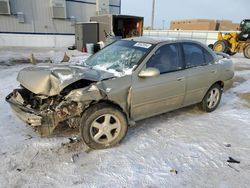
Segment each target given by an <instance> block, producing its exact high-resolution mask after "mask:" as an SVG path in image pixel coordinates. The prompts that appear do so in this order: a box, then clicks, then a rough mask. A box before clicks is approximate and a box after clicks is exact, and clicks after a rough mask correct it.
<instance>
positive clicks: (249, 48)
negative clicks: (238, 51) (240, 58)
mask: <svg viewBox="0 0 250 188" xmlns="http://www.w3.org/2000/svg"><path fill="white" fill-rule="evenodd" d="M243 53H244V56H245V58H247V59H250V44H248V45H247V46H246V47H245V48H244V51H243Z"/></svg>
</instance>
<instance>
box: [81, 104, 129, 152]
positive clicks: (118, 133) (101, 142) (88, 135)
mask: <svg viewBox="0 0 250 188" xmlns="http://www.w3.org/2000/svg"><path fill="white" fill-rule="evenodd" d="M127 129H128V123H127V119H126V117H125V115H124V114H123V112H121V111H120V110H119V109H118V108H117V107H114V106H112V105H109V104H106V103H99V104H96V105H93V106H92V107H90V108H89V109H87V110H86V111H85V112H84V114H83V116H82V118H81V126H80V132H81V136H82V139H83V140H84V142H85V143H86V144H87V145H88V146H89V147H90V148H92V149H106V148H109V147H112V146H114V145H116V144H118V143H119V142H120V141H121V140H122V139H123V138H124V137H125V135H126V133H127Z"/></svg>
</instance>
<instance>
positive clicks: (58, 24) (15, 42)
mask: <svg viewBox="0 0 250 188" xmlns="http://www.w3.org/2000/svg"><path fill="white" fill-rule="evenodd" d="M120 11H121V0H0V46H49V47H56V46H58V47H60V46H66V45H69V44H72V43H73V41H74V33H75V23H76V22H88V21H89V20H90V17H92V16H96V15H101V14H106V13H110V14H120ZM28 41H29V44H27V43H28Z"/></svg>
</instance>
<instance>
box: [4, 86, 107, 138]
mask: <svg viewBox="0 0 250 188" xmlns="http://www.w3.org/2000/svg"><path fill="white" fill-rule="evenodd" d="M105 96H106V95H105V93H103V92H102V91H101V90H99V89H98V88H97V87H96V86H95V85H94V84H91V85H89V86H87V87H84V88H80V89H74V90H71V91H70V92H68V93H67V94H64V95H63V94H59V95H56V96H45V95H39V94H34V93H32V92H30V91H29V90H27V89H26V88H20V89H15V90H14V91H13V92H12V93H10V94H9V95H8V96H7V97H6V101H7V102H8V103H9V104H10V106H11V107H12V109H13V111H14V112H15V113H16V115H17V116H18V117H19V118H20V119H21V120H23V121H24V122H26V123H27V124H28V125H30V126H31V127H33V128H34V130H35V131H36V132H37V133H39V134H40V135H41V136H42V137H47V136H49V135H51V134H52V133H53V131H54V129H55V128H56V127H57V126H58V125H59V124H60V123H63V122H64V123H67V124H68V125H69V126H70V127H74V128H75V127H76V126H78V125H79V122H80V117H81V114H82V113H83V112H84V110H85V109H86V108H87V107H88V106H89V105H90V104H91V103H92V102H94V101H99V100H101V99H104V98H105Z"/></svg>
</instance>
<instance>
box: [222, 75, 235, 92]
mask: <svg viewBox="0 0 250 188" xmlns="http://www.w3.org/2000/svg"><path fill="white" fill-rule="evenodd" d="M233 82H234V81H233V78H232V79H230V80H226V81H224V87H223V89H224V90H225V91H226V90H228V89H230V88H231V87H232V85H233Z"/></svg>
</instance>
